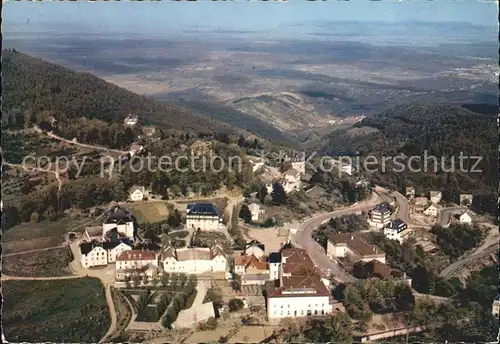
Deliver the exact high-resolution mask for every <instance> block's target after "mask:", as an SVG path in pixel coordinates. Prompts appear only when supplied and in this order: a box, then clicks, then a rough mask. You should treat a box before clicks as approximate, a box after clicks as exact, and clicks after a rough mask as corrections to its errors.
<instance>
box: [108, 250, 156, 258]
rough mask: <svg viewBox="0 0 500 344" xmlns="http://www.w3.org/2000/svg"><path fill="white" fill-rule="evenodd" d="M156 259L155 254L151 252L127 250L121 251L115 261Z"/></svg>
mask: <svg viewBox="0 0 500 344" xmlns="http://www.w3.org/2000/svg"><path fill="white" fill-rule="evenodd" d="M153 259H156V254H155V253H154V252H151V251H139V250H129V251H123V252H122V253H121V254H120V255H119V256H118V257H116V260H117V261H130V260H132V261H136V260H153Z"/></svg>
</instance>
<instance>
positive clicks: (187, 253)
mask: <svg viewBox="0 0 500 344" xmlns="http://www.w3.org/2000/svg"><path fill="white" fill-rule="evenodd" d="M176 251H177V260H178V261H182V260H212V255H211V254H210V249H208V248H185V249H179V250H176Z"/></svg>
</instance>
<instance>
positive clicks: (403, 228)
mask: <svg viewBox="0 0 500 344" xmlns="http://www.w3.org/2000/svg"><path fill="white" fill-rule="evenodd" d="M408 234H410V230H409V229H408V225H407V224H406V222H404V221H403V220H401V219H395V220H392V221H391V222H389V224H388V225H387V226H386V227H385V228H384V235H385V237H386V238H387V239H391V240H396V241H398V242H399V243H402V242H403V240H404V239H406V238H407V236H408Z"/></svg>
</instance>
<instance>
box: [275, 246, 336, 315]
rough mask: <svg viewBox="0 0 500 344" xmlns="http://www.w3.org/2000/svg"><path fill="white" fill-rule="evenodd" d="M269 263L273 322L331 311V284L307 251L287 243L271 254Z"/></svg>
mask: <svg viewBox="0 0 500 344" xmlns="http://www.w3.org/2000/svg"><path fill="white" fill-rule="evenodd" d="M268 266H269V279H270V280H271V281H269V282H267V284H266V299H267V301H266V302H267V316H268V319H269V320H270V321H279V320H280V319H282V318H286V317H298V316H308V315H325V314H330V313H331V312H332V309H333V305H332V304H333V298H332V296H331V293H330V290H329V287H327V285H328V284H329V283H328V281H323V280H322V278H321V277H320V276H319V274H318V273H317V271H316V269H315V266H314V263H313V262H312V260H311V258H310V257H309V254H308V253H307V251H306V250H304V249H299V248H295V247H292V246H291V245H290V244H289V243H287V244H286V245H285V246H284V247H283V248H282V249H281V250H280V251H279V252H275V253H271V254H270V255H269V257H268Z"/></svg>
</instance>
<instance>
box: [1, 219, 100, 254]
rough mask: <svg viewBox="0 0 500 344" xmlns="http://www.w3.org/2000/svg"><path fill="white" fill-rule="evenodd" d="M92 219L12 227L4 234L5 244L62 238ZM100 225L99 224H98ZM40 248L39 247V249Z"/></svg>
mask: <svg viewBox="0 0 500 344" xmlns="http://www.w3.org/2000/svg"><path fill="white" fill-rule="evenodd" d="M91 221H92V218H88V217H84V218H69V217H67V218H63V219H60V220H57V221H54V222H50V221H44V222H40V223H35V222H28V223H23V224H20V225H17V226H15V227H12V228H11V229H9V230H8V231H5V232H4V233H3V238H2V239H3V242H4V243H5V242H10V241H16V240H31V239H38V238H46V237H51V236H60V235H62V234H65V233H67V232H68V231H69V230H70V229H72V228H74V227H76V226H79V225H82V224H84V223H87V222H91ZM97 223H98V222H97ZM89 226H90V224H89ZM83 229H84V227H79V228H77V229H76V231H83ZM37 248H39V247H37Z"/></svg>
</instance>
